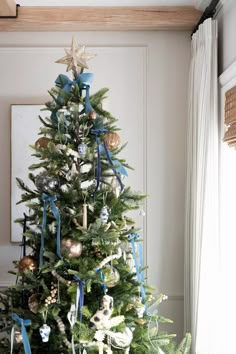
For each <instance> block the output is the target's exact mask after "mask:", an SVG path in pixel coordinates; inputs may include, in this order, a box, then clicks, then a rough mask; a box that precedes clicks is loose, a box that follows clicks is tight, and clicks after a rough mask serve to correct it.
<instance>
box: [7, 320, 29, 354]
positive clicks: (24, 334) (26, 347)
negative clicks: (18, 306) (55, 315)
mask: <svg viewBox="0 0 236 354" xmlns="http://www.w3.org/2000/svg"><path fill="white" fill-rule="evenodd" d="M12 319H13V321H15V322H16V323H17V324H18V325H20V326H21V334H22V339H23V345H24V351H25V354H31V349H30V343H29V338H28V335H27V331H26V328H25V326H30V325H31V320H24V319H23V318H20V317H19V316H18V315H17V314H16V313H13V314H12ZM14 333H15V328H14V326H13V327H12V331H11V354H12V353H13V347H14Z"/></svg>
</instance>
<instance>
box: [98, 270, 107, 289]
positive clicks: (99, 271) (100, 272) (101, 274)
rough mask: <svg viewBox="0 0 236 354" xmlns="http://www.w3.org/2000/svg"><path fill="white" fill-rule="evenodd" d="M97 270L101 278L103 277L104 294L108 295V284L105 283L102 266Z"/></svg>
mask: <svg viewBox="0 0 236 354" xmlns="http://www.w3.org/2000/svg"><path fill="white" fill-rule="evenodd" d="M96 272H97V273H98V274H99V276H100V278H101V281H102V290H103V293H104V295H106V293H107V286H106V283H105V276H104V274H103V272H102V270H101V269H100V268H97V269H96Z"/></svg>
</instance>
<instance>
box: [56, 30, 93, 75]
mask: <svg viewBox="0 0 236 354" xmlns="http://www.w3.org/2000/svg"><path fill="white" fill-rule="evenodd" d="M65 52H66V56H64V57H63V58H61V59H58V60H57V61H56V63H59V64H66V65H67V69H66V71H70V70H72V71H73V73H74V74H75V75H76V76H77V75H78V74H79V73H80V72H81V69H84V68H86V69H88V64H87V61H88V60H90V59H92V58H94V57H95V56H96V54H91V53H86V52H85V46H79V45H78V44H77V42H76V39H75V37H73V38H72V44H71V49H69V50H68V49H65Z"/></svg>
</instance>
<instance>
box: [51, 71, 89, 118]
mask: <svg viewBox="0 0 236 354" xmlns="http://www.w3.org/2000/svg"><path fill="white" fill-rule="evenodd" d="M92 81H93V74H92V73H83V74H80V75H78V76H77V77H76V79H75V80H73V81H72V80H70V78H69V77H68V76H66V75H63V74H61V75H59V76H58V77H57V79H56V81H55V83H56V85H57V86H60V87H61V86H62V90H63V91H64V92H65V93H67V94H68V93H70V92H71V89H72V85H76V84H77V85H79V87H80V89H81V90H85V91H86V94H85V113H89V112H91V111H92V110H93V108H92V106H91V104H90V100H89V96H90V93H89V90H90V85H91V83H92ZM58 99H59V102H60V103H62V104H63V103H64V98H63V97H62V96H59V97H58Z"/></svg>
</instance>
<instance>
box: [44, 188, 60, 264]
mask: <svg viewBox="0 0 236 354" xmlns="http://www.w3.org/2000/svg"><path fill="white" fill-rule="evenodd" d="M42 200H43V221H42V232H41V247H40V255H39V264H40V267H41V266H42V265H43V253H44V234H45V232H46V225H47V207H48V206H50V208H51V211H52V213H53V215H54V217H55V219H56V222H57V256H58V257H59V258H61V237H60V230H61V217H60V214H59V211H58V208H57V207H56V204H55V201H56V200H57V197H56V196H55V195H48V194H45V193H43V195H42Z"/></svg>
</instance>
